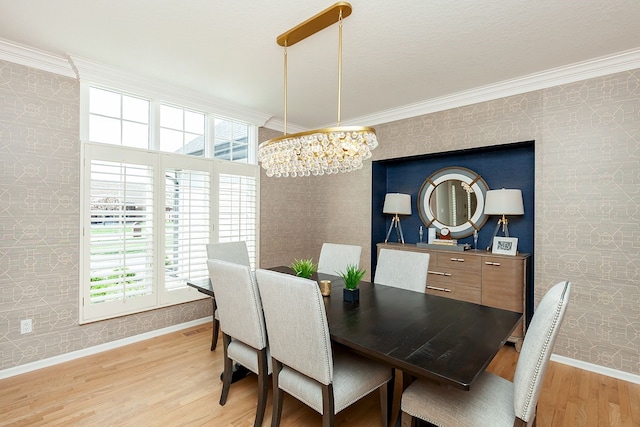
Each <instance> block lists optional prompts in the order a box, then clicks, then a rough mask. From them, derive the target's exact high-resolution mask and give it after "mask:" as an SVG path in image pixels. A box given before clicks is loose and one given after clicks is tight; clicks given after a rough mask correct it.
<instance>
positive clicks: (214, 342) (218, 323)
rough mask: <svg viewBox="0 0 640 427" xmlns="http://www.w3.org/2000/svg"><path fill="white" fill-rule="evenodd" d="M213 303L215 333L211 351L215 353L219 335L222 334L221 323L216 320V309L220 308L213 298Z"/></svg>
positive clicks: (212, 337) (213, 333)
mask: <svg viewBox="0 0 640 427" xmlns="http://www.w3.org/2000/svg"><path fill="white" fill-rule="evenodd" d="M211 303H212V304H213V332H212V336H211V351H213V350H215V349H216V347H217V346H218V334H219V333H220V321H219V320H218V319H216V309H217V308H218V305H217V304H216V299H215V298H211Z"/></svg>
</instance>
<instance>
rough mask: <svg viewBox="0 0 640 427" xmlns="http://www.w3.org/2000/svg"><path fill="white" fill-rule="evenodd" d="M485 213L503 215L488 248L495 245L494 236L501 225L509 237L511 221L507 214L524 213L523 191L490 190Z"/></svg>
mask: <svg viewBox="0 0 640 427" xmlns="http://www.w3.org/2000/svg"><path fill="white" fill-rule="evenodd" d="M484 213H485V215H502V218H500V219H498V224H497V225H496V229H495V231H494V232H493V236H492V237H491V240H490V241H489V246H488V247H487V250H490V249H491V247H492V245H493V238H494V237H496V235H497V234H498V231H499V230H500V226H502V232H503V233H504V235H505V237H509V221H508V220H507V217H506V216H507V215H524V204H523V203H522V191H520V190H512V189H504V188H503V189H501V190H489V191H487V199H486V201H485V204H484Z"/></svg>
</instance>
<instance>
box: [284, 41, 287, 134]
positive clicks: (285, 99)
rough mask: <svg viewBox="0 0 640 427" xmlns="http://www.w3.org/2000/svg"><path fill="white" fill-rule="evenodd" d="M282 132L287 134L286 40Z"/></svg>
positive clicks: (285, 49)
mask: <svg viewBox="0 0 640 427" xmlns="http://www.w3.org/2000/svg"><path fill="white" fill-rule="evenodd" d="M284 134H285V135H286V134H287V41H286V40H285V42H284Z"/></svg>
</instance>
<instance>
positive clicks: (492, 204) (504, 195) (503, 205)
mask: <svg viewBox="0 0 640 427" xmlns="http://www.w3.org/2000/svg"><path fill="white" fill-rule="evenodd" d="M484 213H485V214H486V215H524V205H523V203H522V191H520V190H509V189H504V188H503V189H501V190H489V191H487V200H486V201H485V204H484Z"/></svg>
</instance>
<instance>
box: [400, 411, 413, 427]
mask: <svg viewBox="0 0 640 427" xmlns="http://www.w3.org/2000/svg"><path fill="white" fill-rule="evenodd" d="M400 414H401V415H402V418H401V421H402V422H401V425H402V427H415V425H416V419H415V418H414V417H412V416H411V415H409V414H407V413H406V412H401V413H400Z"/></svg>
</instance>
